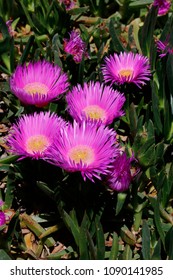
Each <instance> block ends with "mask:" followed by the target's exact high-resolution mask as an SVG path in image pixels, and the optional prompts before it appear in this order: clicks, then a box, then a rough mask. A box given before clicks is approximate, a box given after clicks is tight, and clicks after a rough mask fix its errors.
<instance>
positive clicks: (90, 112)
mask: <svg viewBox="0 0 173 280" xmlns="http://www.w3.org/2000/svg"><path fill="white" fill-rule="evenodd" d="M83 111H84V112H85V114H86V116H87V117H89V118H91V119H94V120H99V119H101V120H104V119H105V110H103V109H102V108H101V107H100V106H97V105H89V106H87V107H85V108H84V109H83Z"/></svg>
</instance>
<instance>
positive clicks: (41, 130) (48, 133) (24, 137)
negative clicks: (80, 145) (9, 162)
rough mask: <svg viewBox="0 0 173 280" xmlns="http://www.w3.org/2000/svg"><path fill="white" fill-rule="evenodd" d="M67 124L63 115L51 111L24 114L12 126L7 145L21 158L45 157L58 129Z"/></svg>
mask: <svg viewBox="0 0 173 280" xmlns="http://www.w3.org/2000/svg"><path fill="white" fill-rule="evenodd" d="M65 125H66V123H65V121H63V119H62V118H61V117H57V116H56V115H55V114H51V113H50V112H46V113H43V112H41V113H39V114H37V113H34V114H33V115H24V116H22V117H21V118H20V119H19V120H18V122H17V124H14V125H13V126H12V128H11V131H10V134H9V136H8V137H7V145H8V146H9V148H10V152H11V153H13V154H16V155H19V156H20V158H25V157H31V158H33V159H40V158H42V159H45V157H46V154H47V152H48V150H49V148H50V147H51V145H52V144H53V142H54V141H55V138H56V137H57V134H58V131H59V130H60V128H61V127H64V126H65Z"/></svg>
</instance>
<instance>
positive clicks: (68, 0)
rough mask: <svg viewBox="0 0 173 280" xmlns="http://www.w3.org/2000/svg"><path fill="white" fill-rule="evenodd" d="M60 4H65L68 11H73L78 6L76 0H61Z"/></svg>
mask: <svg viewBox="0 0 173 280" xmlns="http://www.w3.org/2000/svg"><path fill="white" fill-rule="evenodd" d="M59 2H60V3H61V4H62V3H63V4H64V6H65V8H66V10H67V11H68V10H71V9H73V8H74V7H75V5H76V0H59Z"/></svg>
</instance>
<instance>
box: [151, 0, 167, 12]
mask: <svg viewBox="0 0 173 280" xmlns="http://www.w3.org/2000/svg"><path fill="white" fill-rule="evenodd" d="M152 5H153V6H155V7H158V15H159V16H163V15H165V14H167V13H168V11H169V9H170V7H171V1H169V0H154V2H153V4H152Z"/></svg>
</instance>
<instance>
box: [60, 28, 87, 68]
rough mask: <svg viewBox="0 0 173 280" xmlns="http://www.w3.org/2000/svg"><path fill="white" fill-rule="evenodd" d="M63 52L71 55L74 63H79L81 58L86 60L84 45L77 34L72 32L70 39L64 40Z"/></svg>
mask: <svg viewBox="0 0 173 280" xmlns="http://www.w3.org/2000/svg"><path fill="white" fill-rule="evenodd" d="M64 51H65V52H67V53H69V54H71V55H72V56H73V59H74V61H75V62H76V63H79V62H81V60H82V57H83V56H84V57H86V58H88V57H89V56H88V52H87V49H86V43H85V42H84V41H83V40H82V39H81V37H80V34H79V32H77V31H75V30H73V31H71V33H70V39H64Z"/></svg>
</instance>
